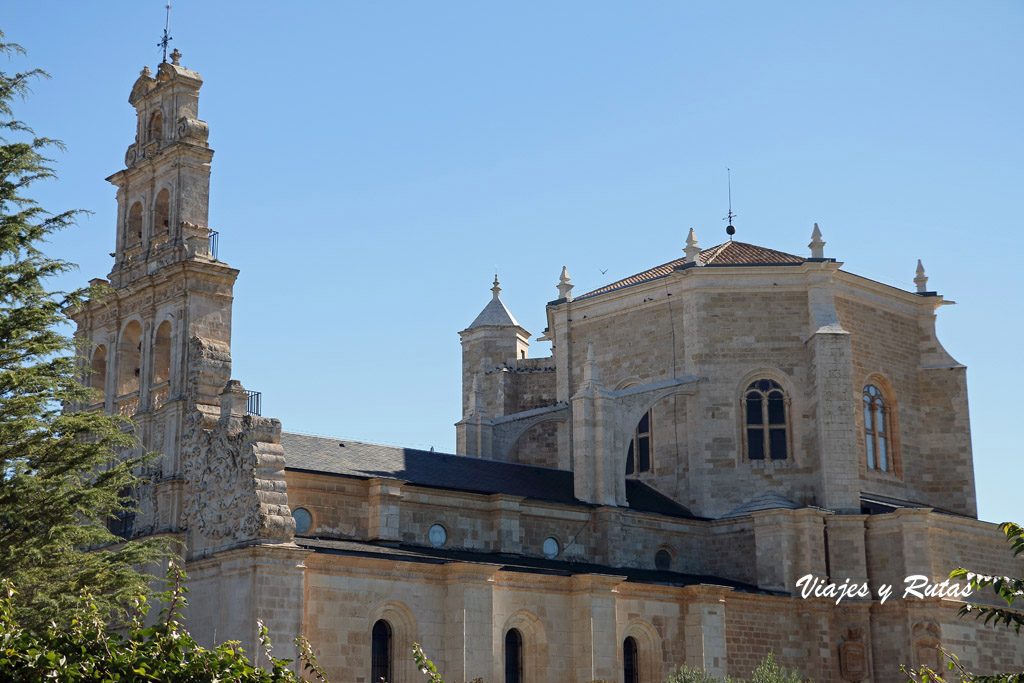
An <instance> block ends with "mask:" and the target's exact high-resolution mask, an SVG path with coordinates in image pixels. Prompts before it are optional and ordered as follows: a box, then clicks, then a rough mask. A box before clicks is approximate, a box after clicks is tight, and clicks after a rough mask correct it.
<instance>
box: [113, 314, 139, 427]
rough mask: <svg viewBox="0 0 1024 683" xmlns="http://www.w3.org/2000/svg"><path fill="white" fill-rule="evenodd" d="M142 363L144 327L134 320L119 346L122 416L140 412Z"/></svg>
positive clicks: (118, 377)
mask: <svg viewBox="0 0 1024 683" xmlns="http://www.w3.org/2000/svg"><path fill="white" fill-rule="evenodd" d="M141 363H142V325H140V324H139V322H138V321H137V320H133V321H131V322H130V323H128V324H127V325H125V328H124V330H123V331H122V332H121V341H120V342H118V344H117V412H118V413H120V414H122V415H134V414H135V412H136V411H137V410H138V407H139V374H140V373H141Z"/></svg>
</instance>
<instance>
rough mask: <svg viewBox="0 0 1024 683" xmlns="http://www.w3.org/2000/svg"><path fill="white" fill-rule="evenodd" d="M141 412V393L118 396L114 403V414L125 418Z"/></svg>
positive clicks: (134, 392) (135, 392)
mask: <svg viewBox="0 0 1024 683" xmlns="http://www.w3.org/2000/svg"><path fill="white" fill-rule="evenodd" d="M137 412H139V392H137V391H133V392H132V393H130V394H125V395H124V396H118V397H117V400H116V401H114V413H115V414H117V415H121V416H123V417H131V416H132V415H134V414H135V413H137Z"/></svg>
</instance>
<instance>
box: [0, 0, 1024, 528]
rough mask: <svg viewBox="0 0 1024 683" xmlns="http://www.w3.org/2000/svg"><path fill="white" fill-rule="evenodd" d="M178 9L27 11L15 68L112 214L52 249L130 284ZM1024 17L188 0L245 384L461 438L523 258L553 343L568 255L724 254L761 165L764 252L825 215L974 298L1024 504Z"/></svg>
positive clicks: (981, 459)
mask: <svg viewBox="0 0 1024 683" xmlns="http://www.w3.org/2000/svg"><path fill="white" fill-rule="evenodd" d="M163 22H164V3H163V2H162V1H161V0H145V1H143V0H130V1H129V0H108V1H106V2H103V3H69V2H56V1H51V0H31V1H30V0H8V2H5V3H4V12H3V15H2V17H0V29H2V30H3V31H4V32H5V33H6V37H7V39H8V40H11V41H14V42H18V43H21V44H22V45H23V46H24V47H25V48H26V49H27V50H28V51H29V56H28V58H25V59H19V60H16V61H15V62H13V63H11V64H7V65H4V67H3V68H4V69H5V70H12V71H13V70H17V69H22V68H27V67H29V66H38V67H41V68H43V69H45V70H47V71H49V72H50V74H51V75H52V76H53V79H52V80H50V81H44V82H40V83H38V84H37V85H36V87H35V88H34V94H33V96H32V97H31V99H30V100H29V101H28V102H26V103H24V104H21V105H19V107H18V110H17V113H18V115H19V116H20V117H21V118H22V119H24V120H25V121H27V122H29V123H30V124H31V125H33V126H34V127H35V128H36V130H37V132H38V133H40V134H45V135H48V136H51V137H58V138H61V139H62V140H64V142H65V143H66V144H67V146H68V151H67V152H66V153H64V154H61V155H60V156H59V160H58V161H59V165H58V171H59V173H60V181H59V182H51V183H49V184H47V185H46V186H40V187H39V188H38V191H37V192H36V196H37V197H38V198H39V199H40V200H41V201H42V202H43V203H44V205H45V206H47V207H48V208H50V209H52V210H57V209H63V208H70V207H81V208H86V209H89V210H91V211H93V214H92V216H91V217H90V218H88V219H85V220H83V221H82V223H81V225H80V227H79V228H77V229H75V230H72V231H70V232H68V233H66V234H64V235H61V236H59V237H58V238H56V239H55V240H54V241H53V244H52V245H51V247H50V249H49V251H50V252H51V253H52V254H53V255H57V256H61V257H64V258H67V259H70V260H72V261H75V262H77V263H79V264H80V266H81V270H80V272H79V273H78V274H77V276H76V277H75V278H72V279H71V280H69V281H68V283H67V284H68V286H70V285H71V284H78V283H81V282H85V280H87V279H88V278H91V277H96V276H105V275H106V274H107V273H108V272H109V270H110V266H111V259H110V258H109V257H108V256H107V254H108V252H110V251H111V250H112V249H113V239H114V217H115V204H114V192H113V187H112V186H110V185H109V184H108V183H106V182H105V181H104V178H105V177H106V176H107V175H109V174H111V173H113V172H115V171H117V170H118V169H120V168H121V167H122V164H123V158H124V151H125V149H126V148H127V146H128V144H129V143H130V142H131V140H132V138H133V135H134V112H133V110H132V109H131V107H130V106H129V105H128V103H127V97H128V93H129V91H130V88H131V84H132V83H133V82H134V79H135V78H136V76H137V74H138V71H139V69H141V68H142V66H143V65H144V64H145V65H149V66H150V67H155V66H156V65H157V63H158V62H159V61H160V56H159V50H158V49H157V47H156V42H157V40H158V39H159V37H160V33H161V31H162V30H163ZM1022 29H1024V4H1021V3H1019V2H1012V1H1005V2H998V1H991V2H984V3H959V2H861V3H852V2H829V3H825V2H787V3H764V2H715V3H710V2H708V3H684V2H638V3H612V2H595V1H590V2H568V1H567V2H559V3H541V2H523V3H481V2H454V1H451V2H433V3H425V2H424V3H398V2H375V3H371V2H295V3H287V4H286V3H281V2H265V1H260V0H253V1H251V2H245V3H241V2H215V3H214V2H200V0H176V1H175V2H174V7H173V10H172V17H171V35H173V36H174V41H173V43H172V45H173V46H175V47H177V48H178V49H180V50H181V52H182V53H183V54H184V57H183V59H182V64H183V65H185V66H187V67H189V68H192V69H195V70H197V71H199V72H200V73H201V74H202V76H203V78H204V79H205V85H204V88H203V92H202V99H201V103H200V117H201V118H202V119H204V120H206V121H207V122H208V123H209V124H210V130H211V133H210V143H211V146H212V147H213V148H214V149H215V150H216V155H215V157H214V162H213V180H212V187H211V193H212V198H211V213H210V218H211V220H210V224H211V227H212V228H213V229H215V230H218V231H219V232H220V234H221V237H220V240H221V243H220V256H221V258H222V259H223V260H225V261H227V262H228V263H230V264H231V265H233V266H235V267H237V268H240V269H241V271H242V272H241V275H240V277H239V280H238V283H237V285H236V288H235V309H234V330H233V344H232V351H233V356H234V373H233V374H234V376H235V377H236V378H238V379H240V380H241V381H242V382H243V384H244V385H245V386H246V387H247V388H250V389H256V390H260V391H262V392H263V406H264V414H265V415H271V416H274V417H278V418H280V419H281V420H282V421H283V423H284V426H285V428H286V429H288V430H291V431H301V432H307V433H315V434H326V435H334V436H342V437H345V438H350V439H360V440H367V441H377V442H382V443H394V444H400V445H407V446H417V447H429V446H434V447H435V448H437V449H438V450H442V451H451V450H453V448H454V442H455V430H454V427H453V426H452V424H453V423H454V422H455V421H456V420H458V419H459V417H460V415H459V412H460V408H459V401H460V399H459V392H460V385H459V383H460V376H459V368H460V347H459V338H458V334H457V332H458V331H459V330H461V329H463V328H465V327H466V325H468V324H469V322H470V321H472V319H473V318H474V317H475V316H476V314H477V313H478V312H479V310H480V309H481V308H482V307H483V306H484V305H485V304H486V303H487V301H488V299H489V297H490V292H489V291H488V290H489V287H490V284H491V279H492V277H493V274H494V267H495V264H497V266H498V269H499V273H500V279H501V283H502V287H503V288H504V290H503V292H502V296H503V299H504V300H505V302H506V304H507V305H508V306H509V308H510V309H511V310H512V312H513V313H514V314H515V315H516V316H517V318H518V319H519V321H520V322H521V323H522V324H523V326H524V327H526V328H527V329H528V330H529V331H530V332H531V333H533V334H534V335H539V334H540V333H541V331H542V330H543V328H544V325H545V323H544V304H545V303H546V302H547V301H549V300H551V299H553V298H555V296H556V290H555V284H556V283H557V279H558V274H559V270H560V268H561V267H562V266H563V265H566V266H568V268H569V272H570V273H571V275H572V277H573V281H574V283H575V284H576V286H577V290H576V291H586V290H588V289H591V288H594V287H597V286H600V285H602V284H606V283H608V282H611V281H613V280H614V279H618V278H620V277H624V276H627V275H630V274H632V273H634V272H638V271H640V270H643V269H645V268H648V267H650V266H653V265H657V264H660V263H664V262H666V261H669V260H672V259H674V258H677V257H679V256H681V255H682V251H681V250H682V248H683V245H684V240H685V237H686V232H687V230H688V229H689V228H690V227H693V228H694V229H695V230H696V232H697V236H698V237H699V239H700V243H701V245H702V246H704V247H709V246H713V245H715V244H718V243H720V242H722V241H724V239H725V233H724V225H725V224H724V222H723V221H722V220H721V218H722V216H724V215H725V213H726V211H727V204H726V200H727V197H726V170H725V169H726V167H730V168H732V178H733V209H734V210H735V211H736V213H737V214H739V218H738V219H737V220H736V225H737V228H738V234H737V239H741V240H743V241H748V242H753V243H756V244H762V245H764V246H769V247H773V248H776V249H780V250H783V251H789V252H792V253H796V254H806V253H807V246H806V245H807V243H808V241H809V237H810V232H811V227H812V224H813V223H814V222H818V223H819V224H820V225H821V229H822V232H823V233H824V238H825V240H826V242H827V246H826V248H825V253H826V256H830V257H834V258H837V259H839V260H840V261H843V262H844V263H845V268H846V269H847V270H849V271H851V272H855V273H858V274H860V275H864V276H866V277H869V278H872V279H875V280H879V281H882V282H886V283H888V284H892V285H894V286H897V287H902V288H905V289H912V288H913V282H912V279H913V277H914V268H915V266H916V262H917V259H918V258H920V259H922V260H923V261H924V264H925V267H926V269H927V272H928V276H929V277H930V278H931V279H930V282H929V286H930V288H932V289H935V290H938V291H939V292H940V293H942V294H943V295H945V296H946V297H947V298H948V299H952V300H955V301H957V302H958V305H957V306H951V307H945V308H943V309H942V310H941V311H940V312H939V318H938V328H939V337H940V339H941V340H942V342H943V344H944V345H945V347H946V348H947V350H948V351H949V352H950V353H951V354H952V355H953V356H954V357H955V358H956V359H957V360H959V361H960V362H962V363H964V364H965V365H967V366H968V368H969V371H968V382H969V386H970V392H971V393H970V396H971V423H972V432H973V440H974V457H975V469H976V474H977V485H978V498H979V508H980V516H981V517H982V518H983V519H987V520H991V521H1002V520H1003V519H1010V518H1013V519H1016V520H1018V521H1019V520H1021V519H1022V518H1024V514H1022V508H1021V506H1020V504H1019V503H1018V502H1017V500H1016V496H1017V495H1019V494H1018V491H1019V483H1020V475H1019V468H1020V462H1021V448H1020V441H1021V439H1020V437H1019V436H1014V435H1015V434H1017V428H1018V426H1019V425H1018V419H1019V418H1018V414H1019V410H1017V409H1016V408H1017V406H1016V404H1015V403H1014V401H1015V400H1017V394H1019V387H1020V386H1021V385H1022V381H1021V380H1022V375H1024V373H1022V371H1021V369H1020V364H1019V362H1018V359H1017V356H1018V354H1019V352H1020V349H1021V342H1020V339H1021V337H1022V332H1024V330H1022V323H1021V317H1022V316H1021V313H1022V306H1021V304H1020V300H1019V299H1017V296H1016V293H1017V290H1018V289H1019V286H1020V274H1019V263H1020V261H1021V257H1022V255H1024V253H1022V251H1024V250H1022V248H1021V245H1020V229H1019V226H1020V220H1019V215H1020V209H1019V207H1018V206H1017V205H1018V204H1019V202H1020V193H1021V187H1022V186H1024V172H1022V170H1021V159H1022V158H1024V135H1022V132H1021V131H1022V125H1021V120H1020V113H1021V111H1022V110H1024V94H1022V93H1024V89H1022V88H1021V87H1020V78H1021V74H1022V73H1024V48H1022V47H1021V45H1022V43H1021V41H1020V39H1019V36H1020V35H1021V32H1022ZM603 270H607V273H605V274H602V273H601V271H603ZM531 351H532V352H533V354H532V355H546V354H547V344H546V343H539V342H535V343H534V344H533V345H532V347H531ZM1011 467H1015V468H1016V469H1013V470H1011V469H1010V468H1011ZM1014 475H1016V476H1014Z"/></svg>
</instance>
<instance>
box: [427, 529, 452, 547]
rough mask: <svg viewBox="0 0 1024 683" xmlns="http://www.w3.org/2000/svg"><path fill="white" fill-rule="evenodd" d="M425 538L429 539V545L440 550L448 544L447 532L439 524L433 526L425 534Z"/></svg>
mask: <svg viewBox="0 0 1024 683" xmlns="http://www.w3.org/2000/svg"><path fill="white" fill-rule="evenodd" d="M427 538H429V539H430V545H432V546H434V547H435V548H440V547H441V546H443V545H444V544H445V543H447V542H448V531H447V530H446V529H445V528H444V527H443V526H441V525H440V524H435V525H434V526H432V527H430V531H429V532H427Z"/></svg>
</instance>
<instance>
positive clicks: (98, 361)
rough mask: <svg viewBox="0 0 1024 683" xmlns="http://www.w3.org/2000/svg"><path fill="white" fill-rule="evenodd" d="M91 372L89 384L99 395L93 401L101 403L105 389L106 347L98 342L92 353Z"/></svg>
mask: <svg viewBox="0 0 1024 683" xmlns="http://www.w3.org/2000/svg"><path fill="white" fill-rule="evenodd" d="M91 367H92V372H91V373H90V375H89V386H90V387H92V388H93V389H96V390H97V391H98V392H99V395H98V396H96V398H95V399H94V400H93V403H103V398H104V396H105V392H106V390H107V347H106V346H104V345H103V344H100V345H99V346H97V347H96V350H95V351H94V352H93V354H92V365H91Z"/></svg>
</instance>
